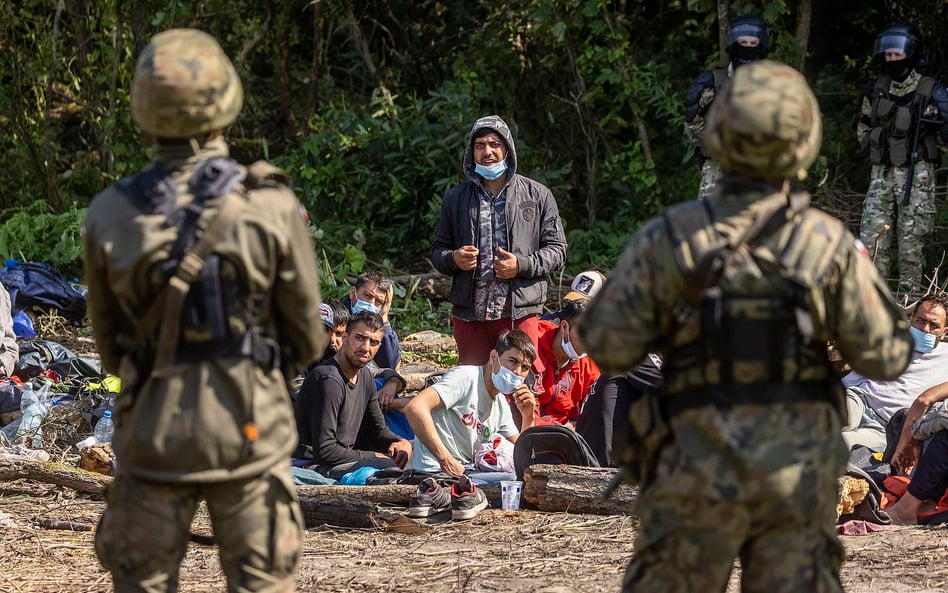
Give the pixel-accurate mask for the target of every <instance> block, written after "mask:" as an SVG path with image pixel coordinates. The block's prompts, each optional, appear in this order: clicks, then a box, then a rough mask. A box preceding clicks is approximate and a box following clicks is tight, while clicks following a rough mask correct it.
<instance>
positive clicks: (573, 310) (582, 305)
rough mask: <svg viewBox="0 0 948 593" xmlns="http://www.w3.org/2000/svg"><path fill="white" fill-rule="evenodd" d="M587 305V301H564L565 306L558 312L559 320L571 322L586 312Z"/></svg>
mask: <svg viewBox="0 0 948 593" xmlns="http://www.w3.org/2000/svg"><path fill="white" fill-rule="evenodd" d="M588 305H589V299H576V300H574V301H566V305H565V306H564V307H563V309H562V310H561V311H560V314H559V320H560V321H569V322H570V323H572V322H573V319H576V318H577V317H579V314H580V313H582V312H583V311H585V310H586V307H587V306H588Z"/></svg>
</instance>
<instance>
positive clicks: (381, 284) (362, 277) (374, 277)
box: [355, 270, 392, 292]
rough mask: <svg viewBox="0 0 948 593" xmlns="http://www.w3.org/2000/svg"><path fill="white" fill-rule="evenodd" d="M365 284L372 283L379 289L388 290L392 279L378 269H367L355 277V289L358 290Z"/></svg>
mask: <svg viewBox="0 0 948 593" xmlns="http://www.w3.org/2000/svg"><path fill="white" fill-rule="evenodd" d="M366 284H374V285H376V286H377V287H378V289H379V290H381V291H384V292H388V289H389V288H391V286H392V279H391V278H389V277H388V276H386V275H384V274H383V273H382V272H379V271H378V270H369V271H368V272H362V273H361V274H359V276H358V277H357V278H356V283H355V287H356V290H359V289H360V288H362V287H363V286H365V285H366Z"/></svg>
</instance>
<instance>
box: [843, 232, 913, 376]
mask: <svg viewBox="0 0 948 593" xmlns="http://www.w3.org/2000/svg"><path fill="white" fill-rule="evenodd" d="M854 243H855V239H854V238H853V237H852V236H851V235H849V234H848V233H847V238H846V245H844V247H843V249H842V250H841V251H840V253H839V254H838V255H837V262H838V268H837V269H838V273H839V278H838V282H836V283H833V282H831V283H830V287H833V286H834V285H835V287H836V290H835V294H831V295H829V298H828V300H827V303H828V311H827V313H828V314H829V315H831V316H833V317H835V318H836V322H835V324H834V327H835V328H836V329H835V336H832V339H833V340H834V341H835V342H836V345H837V347H838V348H839V350H840V352H842V354H843V357H844V358H845V359H846V361H848V362H849V364H850V365H851V366H852V368H853V369H854V370H855V371H857V372H858V373H860V374H862V375H865V376H866V377H869V378H871V379H879V380H892V379H895V378H897V377H898V376H899V375H901V374H902V372H903V371H904V370H905V368H906V367H907V366H908V363H909V359H910V357H911V355H912V349H913V347H914V341H913V340H912V335H911V334H910V333H909V331H908V327H909V324H908V320H907V319H906V317H905V313H904V311H903V310H902V308H901V307H900V306H899V304H898V303H897V302H896V301H895V299H894V297H893V296H892V293H891V292H890V291H889V288H888V287H887V286H886V284H885V282H884V281H883V280H882V278H881V277H880V276H879V273H878V272H877V271H876V268H875V266H874V265H873V264H872V261H871V260H870V259H869V257H868V256H867V255H865V254H863V253H861V252H860V251H858V250H857V249H856V247H855V246H854ZM830 290H831V291H832V290H833V289H832V288H830Z"/></svg>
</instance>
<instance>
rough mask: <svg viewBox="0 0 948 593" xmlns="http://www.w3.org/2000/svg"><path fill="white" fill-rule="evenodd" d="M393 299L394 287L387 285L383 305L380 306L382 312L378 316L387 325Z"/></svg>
mask: <svg viewBox="0 0 948 593" xmlns="http://www.w3.org/2000/svg"><path fill="white" fill-rule="evenodd" d="M393 298H395V286H394V285H389V287H388V294H386V295H385V303H384V304H383V305H382V310H381V312H380V313H379V315H381V316H382V321H383V322H384V323H388V312H389V311H391V310H392V299H393Z"/></svg>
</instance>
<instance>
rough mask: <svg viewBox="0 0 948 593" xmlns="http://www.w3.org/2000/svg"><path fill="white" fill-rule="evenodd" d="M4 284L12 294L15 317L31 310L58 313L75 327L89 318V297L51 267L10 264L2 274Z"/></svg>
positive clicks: (32, 263) (35, 263)
mask: <svg viewBox="0 0 948 593" xmlns="http://www.w3.org/2000/svg"><path fill="white" fill-rule="evenodd" d="M0 283H3V286H4V288H6V289H7V291H8V292H9V293H10V303H11V304H12V305H13V313H14V314H16V313H18V312H20V311H23V310H24V309H29V308H30V307H39V308H40V309H44V310H50V309H54V310H56V311H57V312H58V313H59V314H60V315H62V316H63V317H65V318H66V319H68V320H69V321H71V322H72V324H73V325H76V326H79V325H82V321H83V319H84V318H85V316H86V296H85V295H84V294H82V293H81V292H79V291H78V290H76V289H75V288H73V286H72V285H71V284H70V283H69V282H67V281H66V279H65V278H63V276H62V274H60V273H59V272H57V271H56V270H55V269H53V267H52V266H50V265H49V264H44V263H41V262H21V263H14V264H7V267H6V268H5V269H3V270H0Z"/></svg>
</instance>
